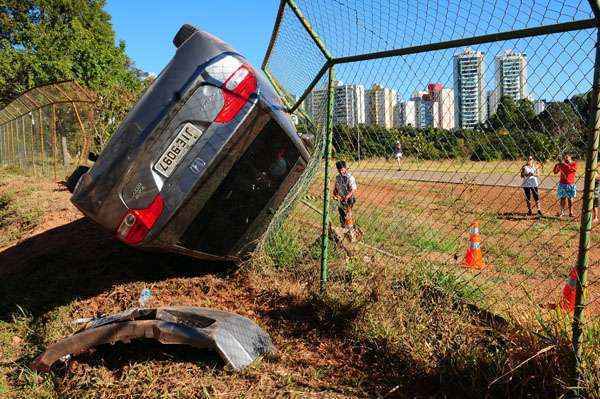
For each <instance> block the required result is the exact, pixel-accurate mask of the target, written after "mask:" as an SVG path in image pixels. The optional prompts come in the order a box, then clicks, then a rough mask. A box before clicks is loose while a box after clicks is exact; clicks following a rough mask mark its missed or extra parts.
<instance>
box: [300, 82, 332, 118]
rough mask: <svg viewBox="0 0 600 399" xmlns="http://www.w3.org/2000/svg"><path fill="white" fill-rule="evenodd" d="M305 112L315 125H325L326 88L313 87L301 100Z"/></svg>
mask: <svg viewBox="0 0 600 399" xmlns="http://www.w3.org/2000/svg"><path fill="white" fill-rule="evenodd" d="M303 104H304V109H305V110H306V113H307V114H309V115H310V116H312V118H313V120H314V122H315V123H316V124H317V125H320V126H325V123H326V120H327V89H320V90H316V89H313V91H311V92H310V93H309V94H308V95H307V96H306V99H305V100H304V102H303Z"/></svg>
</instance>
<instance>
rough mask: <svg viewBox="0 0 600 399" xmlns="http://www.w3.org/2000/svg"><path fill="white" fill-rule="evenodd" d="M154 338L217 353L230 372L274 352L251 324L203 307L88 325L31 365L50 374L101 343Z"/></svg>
mask: <svg viewBox="0 0 600 399" xmlns="http://www.w3.org/2000/svg"><path fill="white" fill-rule="evenodd" d="M137 338H152V339H155V340H157V341H158V342H160V343H163V344H179V345H190V346H193V347H196V348H208V349H213V350H216V351H217V352H218V353H219V355H220V356H221V357H222V358H223V360H224V361H225V362H226V363H227V364H229V365H230V366H231V367H233V369H234V370H242V369H244V368H245V367H247V366H248V365H250V364H251V363H252V362H253V361H254V360H256V359H257V358H258V357H259V356H261V355H265V354H269V353H274V352H275V347H274V346H273V343H272V342H271V338H270V337H269V335H268V334H267V333H265V332H264V331H263V330H262V329H261V328H260V327H258V326H257V325H256V324H255V323H254V322H253V321H251V320H250V319H247V318H245V317H242V316H239V315H237V314H234V313H229V312H222V311H218V310H212V309H207V308H196V307H169V308H157V309H150V308H134V309H129V310H126V311H124V312H122V313H118V314H116V315H112V316H107V317H103V318H100V319H96V320H93V321H91V322H89V323H88V324H87V325H86V327H85V328H84V329H82V330H80V331H79V332H77V333H75V334H73V335H71V336H70V337H67V338H64V339H63V340H61V341H58V342H56V343H54V344H52V345H50V346H49V347H48V348H47V349H46V351H45V352H44V353H42V354H41V355H40V356H38V357H37V358H36V359H35V361H34V363H33V367H34V368H35V369H37V370H40V371H48V370H49V369H50V367H51V366H52V364H54V362H56V361H57V360H58V359H60V358H62V357H64V356H66V355H69V354H72V355H76V354H79V353H81V352H84V351H86V350H88V349H90V348H93V347H96V346H98V345H102V344H113V343H115V342H117V341H121V342H125V343H128V342H130V341H132V340H134V339H137Z"/></svg>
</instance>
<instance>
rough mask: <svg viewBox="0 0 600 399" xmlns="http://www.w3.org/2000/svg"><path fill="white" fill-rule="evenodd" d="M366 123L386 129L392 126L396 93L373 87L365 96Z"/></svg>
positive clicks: (376, 86) (378, 86)
mask: <svg viewBox="0 0 600 399" xmlns="http://www.w3.org/2000/svg"><path fill="white" fill-rule="evenodd" d="M365 107H366V108H365V116H366V123H367V124H369V125H378V126H383V127H386V128H391V127H393V126H394V108H395V107H396V91H395V90H392V89H388V88H385V87H381V86H380V85H377V84H376V85H373V88H371V89H370V90H367V91H366V94H365Z"/></svg>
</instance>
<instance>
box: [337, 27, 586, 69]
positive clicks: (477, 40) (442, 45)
mask: <svg viewBox="0 0 600 399" xmlns="http://www.w3.org/2000/svg"><path fill="white" fill-rule="evenodd" d="M595 26H596V20H595V19H584V20H581V21H573V22H564V23H560V24H553V25H545V26H538V27H535V28H526V29H518V30H514V31H508V32H499V33H491V34H489V35H482V36H474V37H467V38H462V39H455V40H448V41H445V42H438V43H431V44H423V45H419V46H412V47H404V48H401V49H393V50H385V51H377V52H375V53H368V54H358V55H350V56H347V57H340V58H336V59H333V60H332V62H333V63H334V64H345V63H349V62H357V61H368V60H374V59H380V58H389V57H397V56H400V55H409V54H418V53H426V52H430V51H437V50H445V49H449V48H455V47H464V46H472V45H476V44H484V43H491V42H497V41H503V40H514V39H522V38H525V37H532V36H540V35H549V34H552V33H560V32H569V31H574V30H583V29H590V28H594V27H595Z"/></svg>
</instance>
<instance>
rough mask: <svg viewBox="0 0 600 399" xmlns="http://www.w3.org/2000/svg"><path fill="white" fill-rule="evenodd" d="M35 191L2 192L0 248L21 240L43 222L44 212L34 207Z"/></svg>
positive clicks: (0, 202) (0, 200) (0, 203)
mask: <svg viewBox="0 0 600 399" xmlns="http://www.w3.org/2000/svg"><path fill="white" fill-rule="evenodd" d="M34 197H35V191H34V190H20V191H19V192H18V193H17V192H14V191H6V192H0V231H1V232H2V235H1V236H0V247H2V246H4V245H7V244H9V243H10V242H14V241H17V240H19V239H20V238H21V237H23V236H24V235H25V234H27V233H28V232H30V231H31V230H33V229H34V228H35V227H36V226H37V225H38V224H39V223H40V222H41V220H42V211H41V209H39V208H38V207H36V206H35V205H33V202H34Z"/></svg>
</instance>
